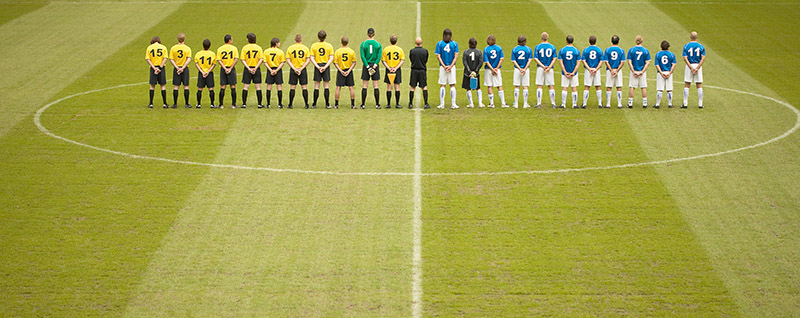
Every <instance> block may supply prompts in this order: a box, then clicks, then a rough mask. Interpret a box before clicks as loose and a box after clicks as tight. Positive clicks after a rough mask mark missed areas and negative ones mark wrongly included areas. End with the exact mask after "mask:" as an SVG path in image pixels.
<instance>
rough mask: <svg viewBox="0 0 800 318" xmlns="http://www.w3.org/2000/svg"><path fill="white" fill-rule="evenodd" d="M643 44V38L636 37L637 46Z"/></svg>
mask: <svg viewBox="0 0 800 318" xmlns="http://www.w3.org/2000/svg"><path fill="white" fill-rule="evenodd" d="M642 42H644V39H642V36H641V35H637V36H636V45H641V44H642Z"/></svg>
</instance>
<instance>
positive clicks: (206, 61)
mask: <svg viewBox="0 0 800 318" xmlns="http://www.w3.org/2000/svg"><path fill="white" fill-rule="evenodd" d="M200 64H206V65H208V64H211V57H208V56H203V57H201V58H200Z"/></svg>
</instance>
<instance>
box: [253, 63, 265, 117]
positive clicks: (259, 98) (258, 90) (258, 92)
mask: <svg viewBox="0 0 800 318" xmlns="http://www.w3.org/2000/svg"><path fill="white" fill-rule="evenodd" d="M258 72H261V71H260V70H259V71H258ZM259 77H261V76H259ZM255 87H256V101H257V102H258V108H264V104H262V102H263V101H264V97H263V96H262V95H261V79H260V78H259V79H258V81H256V82H255Z"/></svg>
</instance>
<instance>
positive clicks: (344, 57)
mask: <svg viewBox="0 0 800 318" xmlns="http://www.w3.org/2000/svg"><path fill="white" fill-rule="evenodd" d="M342 62H347V53H342Z"/></svg>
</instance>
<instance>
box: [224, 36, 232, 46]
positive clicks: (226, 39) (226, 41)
mask: <svg viewBox="0 0 800 318" xmlns="http://www.w3.org/2000/svg"><path fill="white" fill-rule="evenodd" d="M223 40H225V43H228V44H230V43H233V36H231V35H230V34H225V37H224V38H223Z"/></svg>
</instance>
